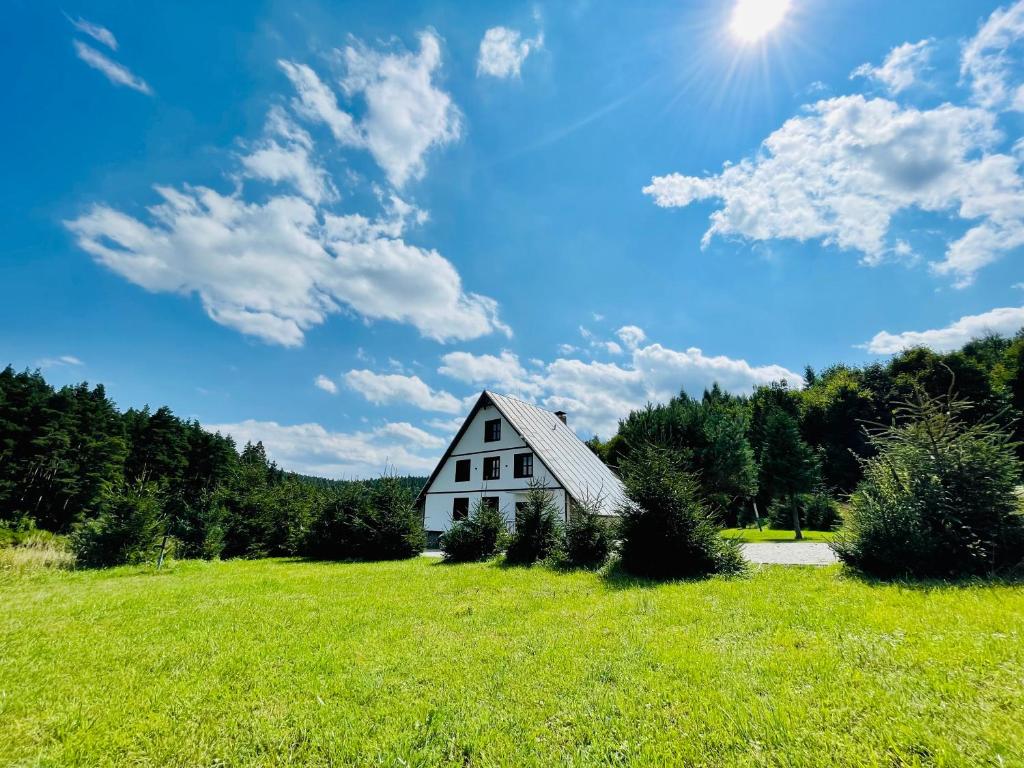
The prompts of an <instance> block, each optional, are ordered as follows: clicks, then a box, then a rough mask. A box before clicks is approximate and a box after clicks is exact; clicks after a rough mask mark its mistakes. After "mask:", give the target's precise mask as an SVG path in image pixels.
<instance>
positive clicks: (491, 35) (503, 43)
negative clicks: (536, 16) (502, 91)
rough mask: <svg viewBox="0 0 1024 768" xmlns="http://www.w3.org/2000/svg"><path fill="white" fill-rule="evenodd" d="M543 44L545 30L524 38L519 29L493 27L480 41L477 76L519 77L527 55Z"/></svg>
mask: <svg viewBox="0 0 1024 768" xmlns="http://www.w3.org/2000/svg"><path fill="white" fill-rule="evenodd" d="M543 45H544V33H543V32H539V33H538V34H537V36H536V37H533V38H523V36H522V34H521V33H520V32H519V30H517V29H509V28H508V27H491V28H490V29H488V30H487V31H486V32H485V33H484V37H483V39H482V40H481V41H480V53H479V56H478V57H477V61H476V73H477V76H480V75H490V76H491V77H501V78H507V77H519V71H520V69H521V68H522V66H523V62H524V61H526V57H527V56H529V55H530V52H531V51H535V50H537V49H538V48H541V47H543Z"/></svg>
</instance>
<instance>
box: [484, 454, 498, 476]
mask: <svg viewBox="0 0 1024 768" xmlns="http://www.w3.org/2000/svg"><path fill="white" fill-rule="evenodd" d="M500 478H501V456H488V457H487V458H486V459H484V480H498V479H500Z"/></svg>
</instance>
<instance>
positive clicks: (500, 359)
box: [437, 350, 538, 394]
mask: <svg viewBox="0 0 1024 768" xmlns="http://www.w3.org/2000/svg"><path fill="white" fill-rule="evenodd" d="M441 362H442V365H441V367H440V368H438V369H437V370H438V373H440V374H442V375H444V376H449V377H451V378H453V379H456V380H457V381H461V382H463V383H465V384H475V385H485V386H493V387H497V388H499V389H500V390H501V391H502V393H508V394H536V392H537V391H538V388H537V386H536V384H534V383H533V382H531V381H530V380H529V377H528V374H527V372H526V369H525V368H523V366H522V364H521V363H520V362H519V358H518V357H517V356H516V355H514V354H513V353H511V352H509V351H508V350H505V351H503V352H502V353H501V354H500V355H473V354H470V353H469V352H449V353H448V354H447V355H445V356H444V357H442V358H441Z"/></svg>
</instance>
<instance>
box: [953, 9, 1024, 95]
mask: <svg viewBox="0 0 1024 768" xmlns="http://www.w3.org/2000/svg"><path fill="white" fill-rule="evenodd" d="M1021 40H1024V0H1018V2H1016V3H1013V4H1012V5H1009V6H1007V7H1005V8H999V9H997V10H996V11H994V12H993V13H992V15H991V16H989V18H988V19H987V20H986V21H985V23H984V24H982V25H981V27H980V28H979V30H978V33H977V34H976V35H975V36H974V37H973V38H971V39H970V40H969V41H968V42H967V44H966V45H965V46H964V48H963V51H962V52H961V56H960V76H961V79H962V80H964V81H966V82H969V83H970V86H971V92H972V96H973V98H974V101H975V102H976V103H978V104H980V105H981V106H983V107H985V108H987V109H996V110H1003V109H1011V110H1015V111H1018V112H1020V111H1024V83H1022V82H1021V71H1022V70H1021V67H1020V64H1021V61H1022V58H1024V57H1022V55H1021V54H1022V53H1024V50H1022V46H1021V45H1020V43H1021Z"/></svg>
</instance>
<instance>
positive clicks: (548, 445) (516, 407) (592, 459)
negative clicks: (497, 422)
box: [483, 391, 626, 515]
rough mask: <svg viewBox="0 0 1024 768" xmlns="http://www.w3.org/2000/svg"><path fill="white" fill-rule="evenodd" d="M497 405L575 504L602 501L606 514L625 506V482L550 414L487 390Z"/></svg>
mask: <svg viewBox="0 0 1024 768" xmlns="http://www.w3.org/2000/svg"><path fill="white" fill-rule="evenodd" d="M483 394H484V396H486V397H488V398H490V400H491V402H492V403H494V406H495V407H496V408H497V409H498V410H499V411H500V412H501V415H502V416H504V417H505V419H506V420H507V421H508V423H509V424H511V425H512V427H513V428H514V429H515V430H516V431H517V432H518V433H519V434H520V436H521V437H522V438H523V440H524V441H525V442H526V444H527V445H528V446H530V448H532V449H533V452H534V453H535V454H536V455H537V456H538V457H539V458H540V460H541V461H542V462H544V464H545V466H547V468H548V470H550V472H551V474H552V475H554V476H555V479H556V480H558V482H559V483H560V484H561V485H562V487H563V488H565V489H566V490H567V491H568V492H569V495H570V496H572V498H573V499H575V500H576V501H583V500H586V499H592V500H594V501H596V502H599V507H600V509H599V511H600V513H601V514H604V515H614V514H618V511H619V509H620V508H621V507H622V506H623V505H624V504H625V503H626V491H625V488H623V486H622V481H621V480H619V478H618V477H617V476H616V475H615V473H614V472H612V471H611V470H610V469H609V468H608V466H607V465H606V464H605V463H604V462H603V461H601V459H600V457H598V456H597V454H595V453H594V452H593V451H592V450H590V448H589V447H588V446H587V444H586V443H584V442H583V441H582V440H580V439H579V437H577V436H576V433H575V432H574V431H573V430H572V429H570V428H569V426H568V425H566V424H565V422H563V421H562V420H561V419H560V418H558V416H556V415H555V414H554V413H552V412H551V411H546V410H544V409H543V408H538V407H537V406H536V405H531V404H530V403H526V402H523V401H522V400H517V399H516V398H514V397H509V396H508V395H499V394H497V393H495V392H488V391H485V392H484V393H483Z"/></svg>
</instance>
